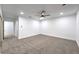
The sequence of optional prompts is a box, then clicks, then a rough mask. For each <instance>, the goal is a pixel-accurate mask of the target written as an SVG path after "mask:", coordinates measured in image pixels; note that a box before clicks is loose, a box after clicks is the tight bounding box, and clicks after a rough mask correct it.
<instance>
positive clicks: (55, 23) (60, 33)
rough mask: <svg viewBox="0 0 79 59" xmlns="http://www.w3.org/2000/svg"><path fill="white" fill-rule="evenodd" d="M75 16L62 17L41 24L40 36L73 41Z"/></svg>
mask: <svg viewBox="0 0 79 59" xmlns="http://www.w3.org/2000/svg"><path fill="white" fill-rule="evenodd" d="M75 33H76V16H75V15H70V16H64V17H59V18H54V19H52V20H44V21H42V23H41V34H45V35H50V36H55V37H60V38H65V39H72V40H75V38H76V37H75Z"/></svg>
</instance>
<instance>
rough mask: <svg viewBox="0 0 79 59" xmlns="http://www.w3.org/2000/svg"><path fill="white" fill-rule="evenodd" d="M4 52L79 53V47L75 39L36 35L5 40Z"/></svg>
mask: <svg viewBox="0 0 79 59" xmlns="http://www.w3.org/2000/svg"><path fill="white" fill-rule="evenodd" d="M2 53H3V54H78V53H79V48H78V46H77V44H76V42H75V41H72V40H66V39H61V38H56V37H51V36H46V35H41V34H40V35H36V36H32V37H29V38H25V39H21V40H17V39H16V38H15V39H8V40H4V41H3V44H2Z"/></svg>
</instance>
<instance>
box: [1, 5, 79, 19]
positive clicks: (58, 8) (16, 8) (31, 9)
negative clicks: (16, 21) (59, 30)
mask: <svg viewBox="0 0 79 59" xmlns="http://www.w3.org/2000/svg"><path fill="white" fill-rule="evenodd" d="M78 6H79V5H78V4H67V5H65V6H62V5H61V4H3V5H2V11H3V16H4V17H13V18H15V17H16V16H24V17H31V18H39V14H40V11H42V10H46V11H47V14H50V15H51V16H49V17H50V18H53V17H59V16H61V15H60V12H63V13H64V14H63V15H62V16H65V15H70V14H74V13H76V12H77V11H78V9H79V7H78ZM21 11H23V12H24V14H23V15H20V12H21Z"/></svg>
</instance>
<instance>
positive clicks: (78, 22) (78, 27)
mask: <svg viewBox="0 0 79 59" xmlns="http://www.w3.org/2000/svg"><path fill="white" fill-rule="evenodd" d="M76 19H77V21H76V29H77V31H76V41H77V44H78V46H79V11H78V12H77V15H76Z"/></svg>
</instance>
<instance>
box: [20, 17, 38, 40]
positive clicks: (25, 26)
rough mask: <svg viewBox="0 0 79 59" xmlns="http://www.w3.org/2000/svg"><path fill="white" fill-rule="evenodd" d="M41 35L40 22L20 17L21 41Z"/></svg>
mask: <svg viewBox="0 0 79 59" xmlns="http://www.w3.org/2000/svg"><path fill="white" fill-rule="evenodd" d="M37 34H39V21H38V20H33V19H27V18H24V17H19V39H21V38H26V37H29V36H33V35H37Z"/></svg>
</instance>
